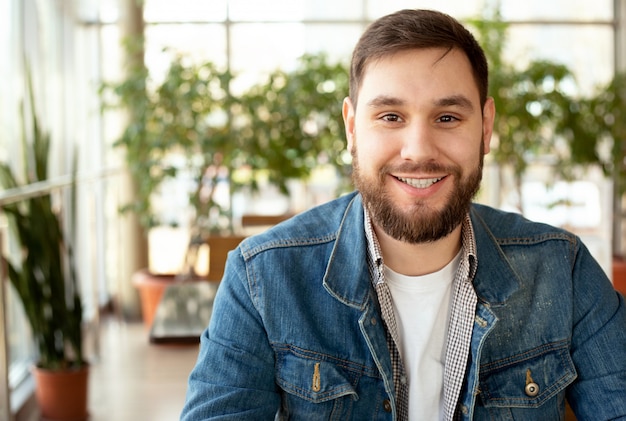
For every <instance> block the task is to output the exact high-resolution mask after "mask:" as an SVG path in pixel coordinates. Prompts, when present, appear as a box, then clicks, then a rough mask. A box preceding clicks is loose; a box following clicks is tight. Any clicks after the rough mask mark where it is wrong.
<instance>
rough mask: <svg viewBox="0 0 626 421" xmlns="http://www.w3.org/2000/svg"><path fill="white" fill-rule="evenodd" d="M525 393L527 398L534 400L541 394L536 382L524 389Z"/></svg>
mask: <svg viewBox="0 0 626 421" xmlns="http://www.w3.org/2000/svg"><path fill="white" fill-rule="evenodd" d="M524 392H526V395H527V396H530V397H531V398H534V397H535V396H537V395H538V394H539V385H538V384H537V383H535V382H532V383H528V384H527V385H526V387H525V388H524Z"/></svg>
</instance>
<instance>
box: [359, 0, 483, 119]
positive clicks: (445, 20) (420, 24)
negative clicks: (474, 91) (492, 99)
mask: <svg viewBox="0 0 626 421" xmlns="http://www.w3.org/2000/svg"><path fill="white" fill-rule="evenodd" d="M421 48H446V49H448V51H450V50H452V49H455V48H458V49H459V50H461V51H463V52H464V53H465V54H466V55H467V58H468V59H469V62H470V64H471V66H472V69H473V73H474V79H475V80H476V84H477V85H478V92H479V95H480V102H481V106H483V105H484V104H485V101H486V100H487V86H488V84H489V72H488V68H487V59H486V57H485V53H484V51H483V49H482V48H481V47H480V45H479V44H478V42H477V41H476V39H475V38H474V36H473V35H472V34H471V33H470V32H469V31H468V30H467V29H466V28H465V27H464V26H463V25H461V23H459V21H457V20H456V19H454V18H453V17H451V16H449V15H447V14H445V13H441V12H436V11H433V10H412V9H411V10H409V9H407V10H400V11H398V12H395V13H392V14H390V15H387V16H383V17H382V18H380V19H378V20H376V21H374V22H373V23H372V24H371V25H370V26H369V27H368V28H367V29H366V30H365V32H364V33H363V35H362V36H361V38H360V39H359V42H358V43H357V45H356V47H355V49H354V52H353V54H352V63H351V65H350V99H351V100H352V103H353V104H354V106H355V107H356V103H357V97H358V92H359V88H360V87H361V83H362V80H363V75H364V72H365V68H366V66H367V65H368V64H369V63H370V62H371V61H373V60H378V59H381V58H383V57H386V56H389V55H391V54H394V53H397V52H399V51H405V50H410V49H421Z"/></svg>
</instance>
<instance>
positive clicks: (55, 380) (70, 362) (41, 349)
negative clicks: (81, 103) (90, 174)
mask: <svg viewBox="0 0 626 421" xmlns="http://www.w3.org/2000/svg"><path fill="white" fill-rule="evenodd" d="M28 92H29V96H30V108H31V113H30V116H29V117H30V125H31V128H32V133H31V135H30V136H27V135H26V133H27V131H26V123H25V118H24V113H22V116H23V118H22V123H23V124H22V126H23V135H22V147H23V153H24V174H23V177H18V176H17V175H16V174H15V173H14V172H13V170H12V168H11V167H10V166H9V165H8V164H7V163H1V164H0V185H2V187H3V188H5V189H18V188H20V187H23V186H26V185H30V184H32V183H37V182H40V181H43V180H46V179H47V176H48V152H49V149H50V135H49V134H48V133H47V132H45V131H44V130H43V129H42V128H41V127H40V124H39V121H38V118H37V116H36V113H35V111H34V96H33V94H32V88H31V83H30V80H29V81H28ZM2 211H3V212H4V213H5V215H6V217H7V220H8V223H9V228H10V229H11V233H12V234H13V235H14V237H15V239H16V241H17V243H18V245H19V248H20V253H19V257H18V258H17V259H14V258H12V256H8V255H7V256H2V258H3V260H4V262H5V264H6V267H7V272H8V276H9V280H10V283H11V285H12V286H13V288H15V290H16V292H17V295H18V296H19V298H20V301H21V303H22V305H23V308H24V311H25V314H26V317H27V319H28V322H29V325H30V328H31V331H32V335H33V338H34V342H35V345H36V351H37V355H36V357H37V360H36V364H35V366H34V368H33V372H34V376H35V384H36V398H37V402H38V405H39V408H40V411H41V413H42V416H43V417H44V418H45V419H51V420H82V419H87V385H88V372H89V366H88V364H87V362H86V361H85V357H84V354H83V342H82V318H83V305H82V300H81V295H80V291H79V284H78V279H77V275H76V271H75V270H74V261H73V255H72V246H71V243H70V242H69V241H68V238H67V235H66V234H65V232H64V229H63V228H64V227H63V225H62V223H61V217H60V214H59V209H57V208H56V207H55V206H54V203H53V200H52V197H51V195H50V194H49V193H46V194H42V195H38V196H37V195H34V196H32V197H30V198H28V199H25V200H23V201H20V202H17V203H9V204H5V205H3V206H2Z"/></svg>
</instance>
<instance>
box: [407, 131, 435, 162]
mask: <svg viewBox="0 0 626 421" xmlns="http://www.w3.org/2000/svg"><path fill="white" fill-rule="evenodd" d="M403 135H404V136H403V139H402V149H401V151H400V156H401V158H402V159H404V160H408V161H414V162H425V161H430V160H433V159H435V158H437V154H438V148H437V144H436V138H435V136H436V135H435V133H434V131H433V130H432V128H431V127H429V125H428V124H426V123H423V122H415V123H414V124H411V125H409V126H407V127H406V131H405V133H403Z"/></svg>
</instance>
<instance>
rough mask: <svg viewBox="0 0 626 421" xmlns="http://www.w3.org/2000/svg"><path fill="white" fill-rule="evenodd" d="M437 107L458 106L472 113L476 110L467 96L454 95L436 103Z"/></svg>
mask: <svg viewBox="0 0 626 421" xmlns="http://www.w3.org/2000/svg"><path fill="white" fill-rule="evenodd" d="M435 105H437V106H439V107H450V106H456V107H460V108H465V109H467V110H468V111H472V110H473V109H474V104H472V101H470V100H469V98H467V97H466V96H465V95H452V96H448V97H444V98H440V99H438V100H436V101H435Z"/></svg>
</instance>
